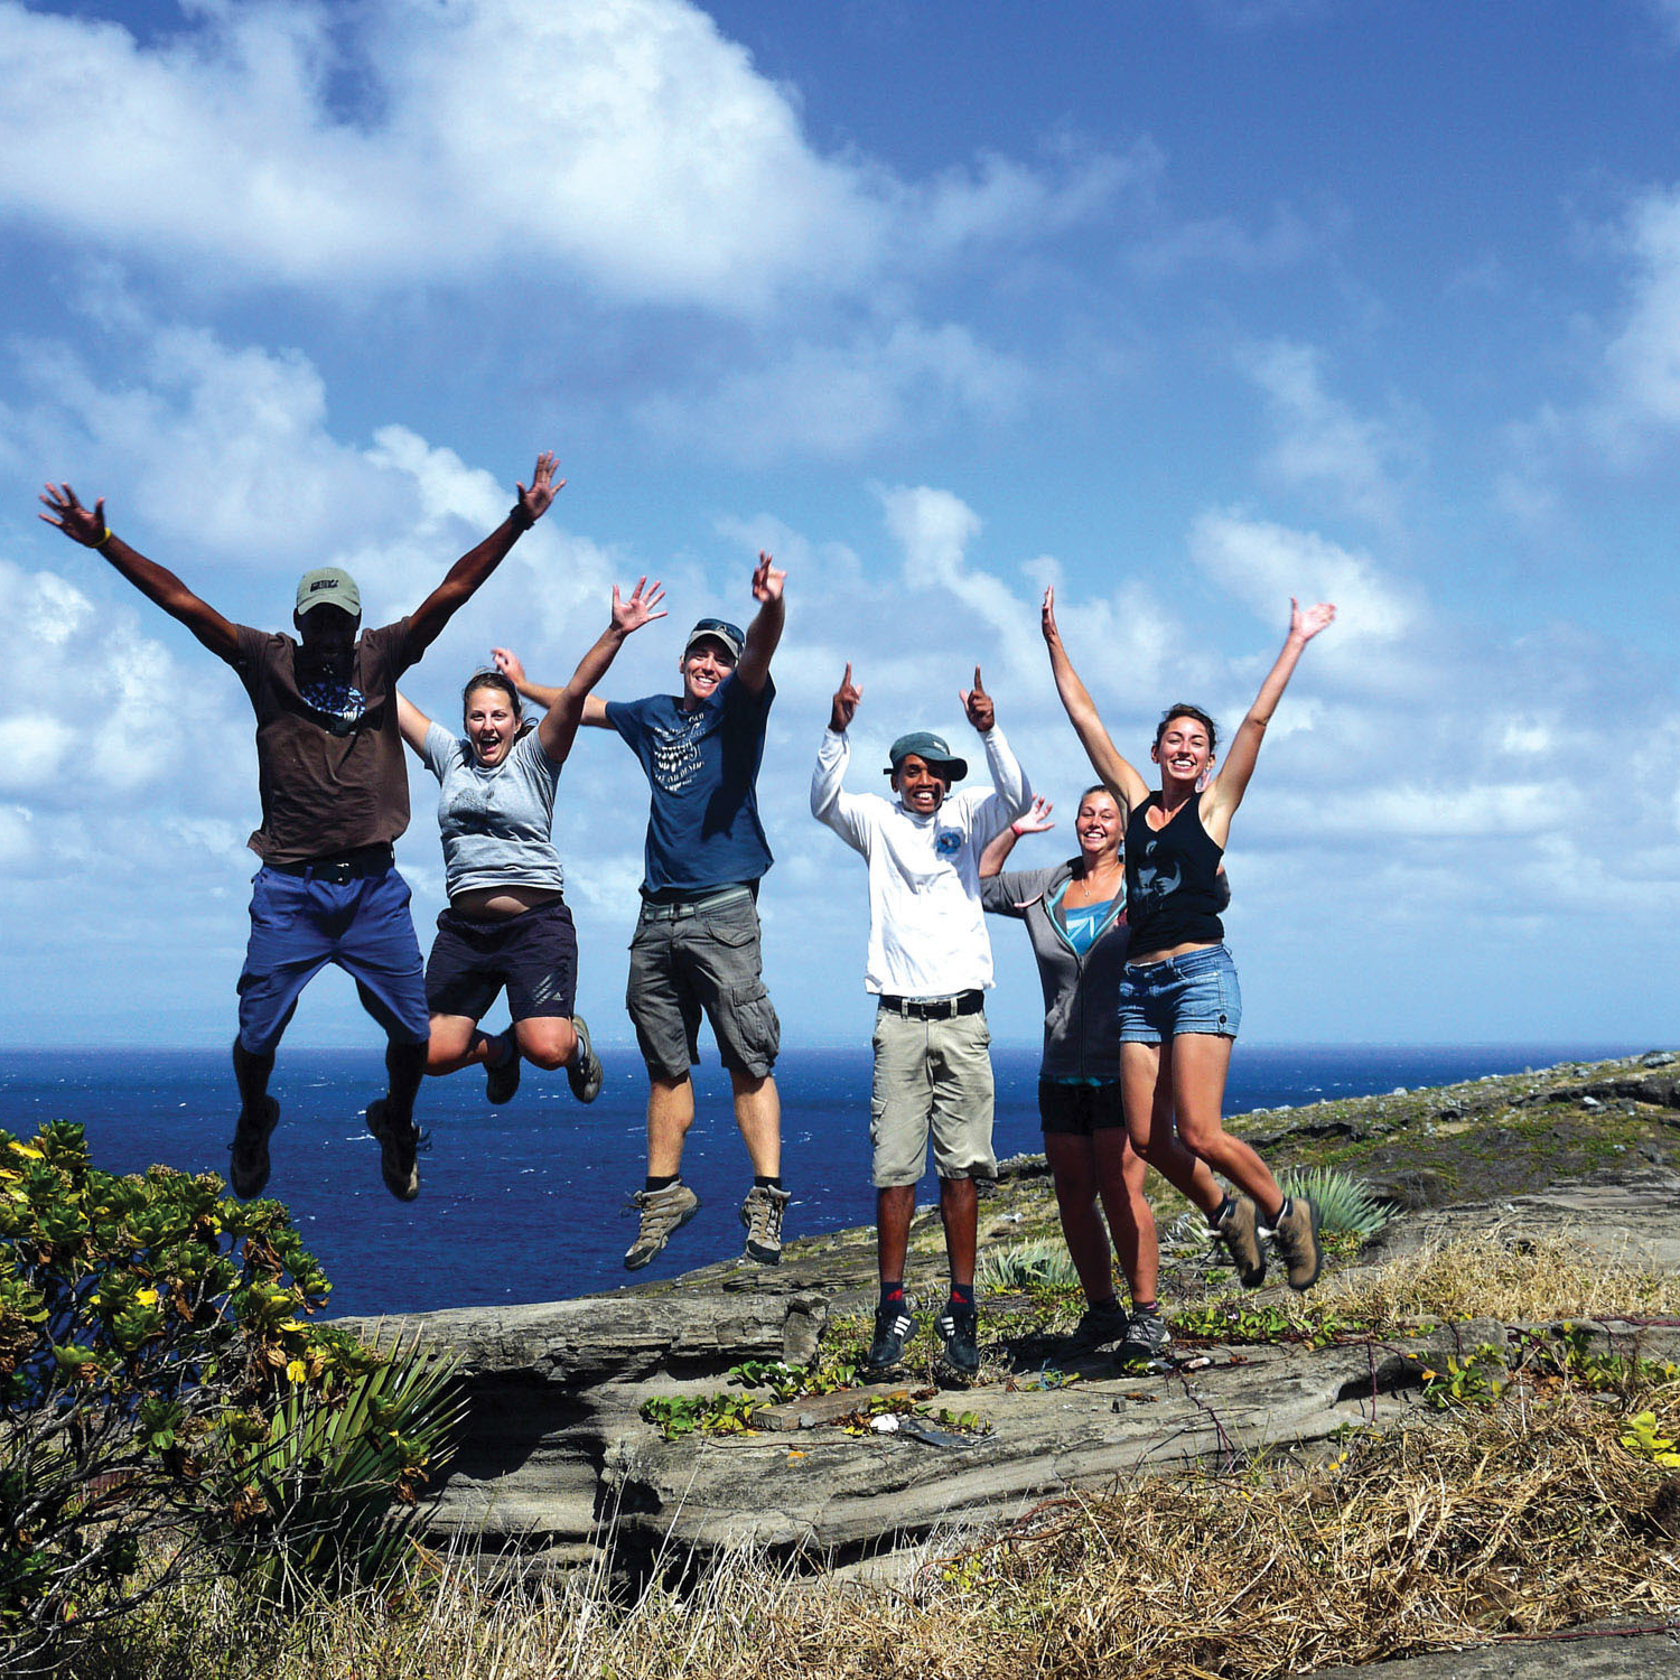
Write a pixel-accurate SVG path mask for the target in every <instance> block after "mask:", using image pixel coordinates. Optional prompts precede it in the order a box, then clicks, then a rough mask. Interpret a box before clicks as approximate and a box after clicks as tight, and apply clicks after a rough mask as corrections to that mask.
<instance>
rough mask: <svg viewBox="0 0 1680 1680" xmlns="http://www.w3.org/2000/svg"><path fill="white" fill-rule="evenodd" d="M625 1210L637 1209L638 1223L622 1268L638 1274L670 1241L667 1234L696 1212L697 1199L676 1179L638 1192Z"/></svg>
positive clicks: (697, 1210) (680, 1226)
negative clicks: (640, 1219) (659, 1186)
mask: <svg viewBox="0 0 1680 1680" xmlns="http://www.w3.org/2000/svg"><path fill="white" fill-rule="evenodd" d="M627 1207H628V1208H635V1209H637V1210H638V1211H639V1212H640V1213H641V1216H642V1222H641V1225H640V1226H639V1227H638V1229H637V1231H636V1240H635V1241H634V1242H633V1243H631V1245H630V1247H629V1250H628V1252H627V1253H626V1254H625V1256H624V1269H625V1270H626V1271H627V1272H639V1271H640V1270H641V1269H642V1267H643V1266H645V1265H647V1263H648V1262H649V1261H650V1260H651V1259H653V1257H654V1256H655V1255H656V1254H658V1253H659V1252H660V1251H661V1250H662V1249H663V1248H664V1247H665V1245H666V1243H668V1242H669V1241H670V1240H671V1233H672V1232H673V1231H680V1230H681V1229H682V1228H683V1226H685V1225H686V1224H687V1223H688V1222H689V1220H691V1219H692V1218H693V1217H694V1216H695V1214H697V1213H698V1212H699V1211H700V1198H699V1197H698V1196H696V1195H695V1194H694V1192H693V1191H692V1190H690V1189H689V1187H688V1186H687V1185H686V1184H684V1183H683V1181H682V1180H681V1179H680V1178H679V1179H678V1180H677V1181H676V1183H675V1184H667V1185H666V1186H665V1187H664V1189H662V1190H638V1191H637V1192H636V1193H635V1195H633V1196H632V1197H631V1198H630V1200H629V1203H628V1204H627Z"/></svg>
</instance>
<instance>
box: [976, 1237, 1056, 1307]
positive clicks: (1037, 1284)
mask: <svg viewBox="0 0 1680 1680" xmlns="http://www.w3.org/2000/svg"><path fill="white" fill-rule="evenodd" d="M975 1281H976V1282H977V1283H978V1284H979V1285H980V1287H981V1288H982V1289H985V1290H987V1291H989V1292H990V1293H992V1294H994V1295H1007V1294H1010V1293H1012V1292H1014V1291H1017V1290H1022V1289H1074V1288H1077V1287H1078V1285H1079V1276H1078V1274H1077V1273H1076V1272H1075V1271H1074V1269H1073V1261H1072V1259H1071V1258H1070V1257H1069V1255H1068V1251H1067V1248H1066V1247H1065V1245H1063V1244H1062V1243H1059V1242H1054V1241H1038V1242H1023V1243H1012V1244H1010V1246H1009V1247H1008V1248H1000V1249H995V1250H994V1251H993V1252H992V1253H990V1254H987V1255H986V1256H985V1257H984V1258H983V1259H982V1260H981V1262H980V1266H979V1270H978V1272H977V1274H976V1278H975Z"/></svg>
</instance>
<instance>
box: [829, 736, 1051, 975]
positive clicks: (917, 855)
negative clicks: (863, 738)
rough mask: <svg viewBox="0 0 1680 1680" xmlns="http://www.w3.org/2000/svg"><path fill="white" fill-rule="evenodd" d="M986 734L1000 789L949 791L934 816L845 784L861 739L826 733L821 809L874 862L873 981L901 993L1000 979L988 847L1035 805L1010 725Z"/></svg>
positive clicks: (871, 864) (871, 893)
mask: <svg viewBox="0 0 1680 1680" xmlns="http://www.w3.org/2000/svg"><path fill="white" fill-rule="evenodd" d="M980 739H981V740H982V741H983V742H984V743H985V747H986V763H987V766H988V767H989V769H990V770H991V775H992V781H993V783H994V786H993V787H989V788H969V789H965V790H964V791H963V792H961V793H949V794H947V795H946V796H945V799H944V801H943V802H942V803H941V805H940V807H939V809H938V810H937V811H934V812H932V813H930V814H929V815H927V816H925V817H924V816H917V815H916V814H915V813H914V812H913V811H907V810H906V809H905V808H904V806H903V804H902V803H901V802H900V801H899V800H897V799H890V800H889V799H883V798H882V797H881V796H880V795H879V794H878V793H865V794H855V793H847V792H845V791H844V789H843V788H842V787H841V785H840V784H841V782H842V780H843V779H844V777H845V774H846V762H847V760H848V759H849V758H850V757H851V746H850V743H848V741H847V740H846V737H845V736H844V735H837V734H835V732H834V731H833V730H832V729H826V730H824V731H823V740H822V746H821V747H820V748H819V749H818V751H817V768H816V770H815V772H814V773H813V775H812V777H811V815H812V816H814V817H815V818H816V819H817V821H818V822H822V823H827V825H828V826H829V827H830V828H832V829H833V830H834V832H835V833H836V834H838V835H839V836H840V838H841V839H842V840H844V841H845V842H846V844H847V845H848V846H851V847H852V848H854V849H855V850H856V851H859V852H862V853H863V855H864V857H865V859H867V861H868V864H869V964H868V968H867V970H866V971H865V974H864V985H865V987H866V988H867V989H868V990H869V991H871V992H884V993H886V994H887V995H888V996H891V997H907V998H943V997H951V996H954V995H955V994H956V993H958V992H966V991H971V990H975V989H980V988H988V987H990V986H991V984H992V942H991V940H990V938H989V937H988V936H987V933H986V916H985V912H984V911H983V910H982V909H981V907H980V854H981V853H982V852H983V851H984V850H985V849H986V846H987V843H988V842H989V841H991V840H993V839H995V838H996V837H997V836H998V835H999V834H1001V833H1002V832H1003V831H1004V829H1006V828H1007V827H1008V826H1009V825H1010V823H1012V822H1013V821H1014V820H1015V819H1016V818H1017V817H1018V816H1020V815H1022V814H1023V813H1024V812H1025V811H1026V810H1027V809H1028V807H1029V806H1031V804H1032V789H1031V788H1030V787H1028V786H1027V778H1026V776H1025V774H1024V773H1023V772H1022V770H1021V766H1020V765H1019V764H1017V763H1016V762H1015V755H1014V753H1012V752H1011V751H1010V750H1009V743H1008V742H1007V741H1006V740H1004V738H1003V731H1002V730H1001V729H996V728H994V729H992V730H991V731H990V732H988V733H987V734H985V735H982V736H981V737H980Z"/></svg>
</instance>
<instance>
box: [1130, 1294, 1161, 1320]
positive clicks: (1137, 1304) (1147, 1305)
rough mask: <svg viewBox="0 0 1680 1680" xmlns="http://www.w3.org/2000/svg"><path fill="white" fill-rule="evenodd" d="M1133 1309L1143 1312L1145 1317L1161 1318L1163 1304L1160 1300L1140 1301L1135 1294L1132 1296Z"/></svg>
mask: <svg viewBox="0 0 1680 1680" xmlns="http://www.w3.org/2000/svg"><path fill="white" fill-rule="evenodd" d="M1132 1311H1133V1312H1135V1313H1142V1314H1143V1316H1144V1317H1145V1318H1159V1317H1160V1316H1161V1304H1160V1302H1158V1301H1140V1300H1139V1299H1138V1298H1137V1297H1136V1296H1135V1295H1134V1296H1133V1297H1132Z"/></svg>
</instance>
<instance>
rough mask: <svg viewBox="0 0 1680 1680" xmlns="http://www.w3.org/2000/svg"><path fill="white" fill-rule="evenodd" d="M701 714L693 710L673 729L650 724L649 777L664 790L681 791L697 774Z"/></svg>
mask: <svg viewBox="0 0 1680 1680" xmlns="http://www.w3.org/2000/svg"><path fill="white" fill-rule="evenodd" d="M704 723H705V714H704V713H702V712H696V713H695V714H694V716H693V718H692V719H691V720H690V721H688V722H685V723H683V724H680V725H679V726H678V727H677V728H675V729H662V728H661V727H660V726H659V725H658V724H654V725H653V728H652V736H653V742H652V757H653V779H654V781H655V782H656V783H657V784H658V785H659V788H660V790H661V791H662V792H664V793H681V792H683V791H684V789H686V788H689V787H691V786H693V784H694V781H695V778H696V777H697V776H698V775H699V774H700V771H701V767H702V762H703V761H702V759H701V757H700V743H699V735H700V729H701V727H702V726H703V725H704Z"/></svg>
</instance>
